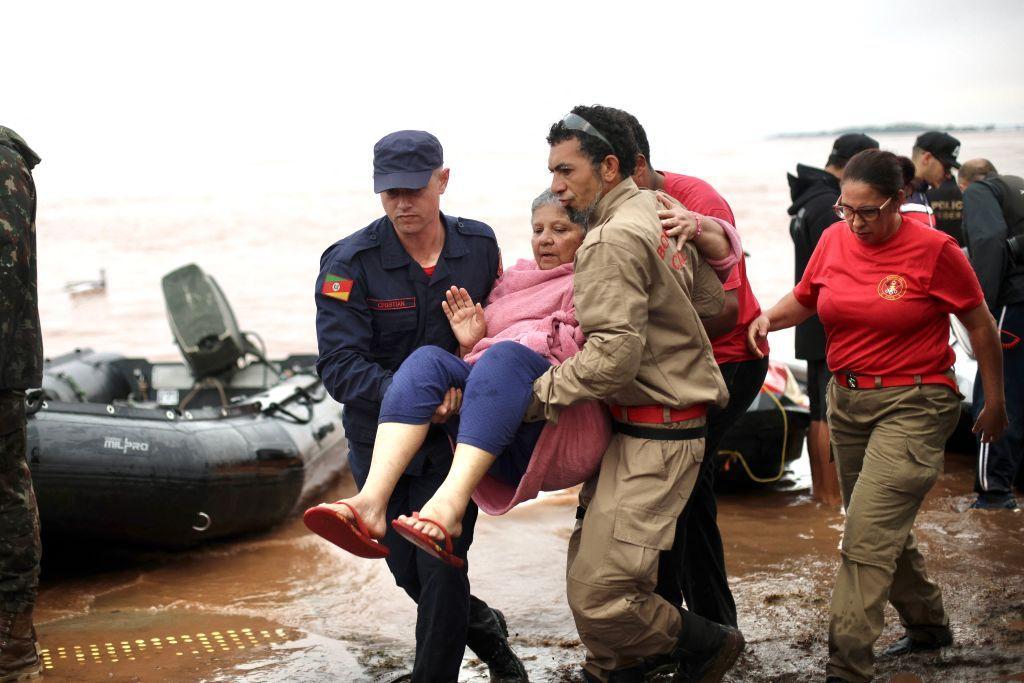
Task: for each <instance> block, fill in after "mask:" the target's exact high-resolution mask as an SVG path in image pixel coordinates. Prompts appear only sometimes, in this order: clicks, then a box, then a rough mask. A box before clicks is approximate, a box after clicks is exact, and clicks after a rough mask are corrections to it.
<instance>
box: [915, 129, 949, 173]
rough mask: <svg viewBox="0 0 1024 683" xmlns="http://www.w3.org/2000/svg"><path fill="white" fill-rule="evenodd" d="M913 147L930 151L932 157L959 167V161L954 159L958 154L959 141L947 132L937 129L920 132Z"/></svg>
mask: <svg viewBox="0 0 1024 683" xmlns="http://www.w3.org/2000/svg"><path fill="white" fill-rule="evenodd" d="M914 147H918V148H920V149H923V150H924V151H926V152H931V155H932V156H933V157H935V158H936V159H938V160H939V161H941V162H942V163H944V164H946V165H947V166H952V167H953V168H960V163H959V162H958V161H957V160H956V157H957V155H958V154H960V141H959V140H957V139H956V138H955V137H953V136H952V135H950V134H949V133H942V132H939V131H937V130H930V131H928V132H927V133H921V134H920V135H919V136H917V140H916V141H915V142H914Z"/></svg>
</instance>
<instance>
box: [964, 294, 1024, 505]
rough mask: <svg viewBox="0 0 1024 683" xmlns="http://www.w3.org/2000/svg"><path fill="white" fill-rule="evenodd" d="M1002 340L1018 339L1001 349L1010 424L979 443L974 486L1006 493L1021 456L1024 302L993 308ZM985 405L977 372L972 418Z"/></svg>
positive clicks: (1023, 449)
mask: <svg viewBox="0 0 1024 683" xmlns="http://www.w3.org/2000/svg"><path fill="white" fill-rule="evenodd" d="M996 322H997V323H999V328H1000V329H1001V330H1003V331H1004V332H1008V333H1010V334H1005V333H1004V334H1002V335H1000V336H1001V337H1002V340H1003V341H1004V342H1012V340H1013V339H1015V338H1020V339H1021V341H1019V342H1017V343H1016V344H1015V345H1014V346H1013V347H1012V348H1004V349H1003V387H1004V390H1005V391H1006V415H1007V417H1009V419H1010V424H1009V426H1008V427H1007V428H1006V431H1005V432H1003V437H1002V438H1001V439H999V441H996V442H995V443H988V444H985V443H979V446H978V477H977V479H976V480H975V483H974V488H975V490H976V491H977V492H978V493H982V494H985V493H988V494H1007V493H1011V492H1012V491H1013V484H1014V479H1015V478H1016V479H1017V482H1018V484H1019V483H1020V482H1021V479H1020V478H1019V473H1020V464H1021V459H1022V458H1024V303H1017V304H1010V305H1008V306H1004V307H1002V308H1000V309H999V310H998V311H996ZM984 405H985V394H984V391H983V390H982V386H981V373H980V372H979V373H978V375H977V376H976V377H975V378H974V397H973V401H972V403H971V409H972V412H973V414H974V419H975V420H976V419H978V413H980V412H981V409H982V407H983V406H984Z"/></svg>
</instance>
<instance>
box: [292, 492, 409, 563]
mask: <svg viewBox="0 0 1024 683" xmlns="http://www.w3.org/2000/svg"><path fill="white" fill-rule="evenodd" d="M333 504H334V505H344V506H345V507H347V508H348V509H349V510H351V511H352V517H353V519H351V520H349V519H345V518H343V517H340V516H338V513H336V512H334V511H333V510H331V509H330V508H325V507H323V506H321V505H317V506H316V507H311V508H309V509H308V510H306V512H305V514H303V515H302V521H303V522H305V524H306V527H307V528H309V530H310V531H312V532H313V533H315V534H317V535H319V536H322V537H323V538H325V539H327V540H328V541H330V542H331V543H333V544H334V545H336V546H338V547H339V548H341V549H342V550H347V551H349V552H350V553H352V554H353V555H358V556H359V557H366V558H369V559H379V558H382V557H387V556H388V553H389V552H390V551H389V550H388V548H387V546H385V545H384V544H383V543H380V542H379V541H377V540H376V539H374V538H373V537H372V536H371V535H370V530H369V529H367V528H366V525H365V524H364V523H363V519H362V517H360V516H359V513H358V512H356V509H355V508H354V507H352V506H351V505H349V504H348V503H346V502H345V501H343V500H339V501H337V502H336V503H333Z"/></svg>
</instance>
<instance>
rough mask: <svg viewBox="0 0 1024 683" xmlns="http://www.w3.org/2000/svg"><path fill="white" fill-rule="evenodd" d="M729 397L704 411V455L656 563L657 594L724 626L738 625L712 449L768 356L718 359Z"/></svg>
mask: <svg viewBox="0 0 1024 683" xmlns="http://www.w3.org/2000/svg"><path fill="white" fill-rule="evenodd" d="M718 367H719V370H721V371H722V378H723V379H724V380H725V386H726V387H727V388H728V389H729V403H728V404H727V405H726V406H725V407H724V408H722V409H720V410H715V411H709V412H708V435H707V437H706V439H705V442H704V444H705V446H704V461H703V462H702V463H701V465H700V473H699V474H698V476H697V482H696V484H694V487H693V493H692V494H691V495H690V500H689V501H688V502H687V503H686V507H685V508H683V512H682V514H681V515H680V516H679V519H678V521H677V522H676V536H675V541H674V542H673V544H672V549H671V550H669V551H667V552H663V553H661V558H660V561H659V565H658V586H657V588H656V589H655V590H656V592H657V593H658V595H660V596H661V597H663V598H665V599H666V600H668V601H669V602H671V603H672V604H674V605H680V606H682V603H683V600H685V601H686V606H687V608H688V609H689V610H690V611H691V612H693V613H694V614H696V615H698V616H701V617H704V618H705V619H709V620H711V621H714V622H717V623H719V624H726V625H728V626H733V627H735V626H736V601H735V600H733V597H732V591H731V590H729V578H728V576H727V574H726V571H725V551H724V549H723V548H722V534H721V532H719V530H718V505H717V503H716V501H715V491H714V484H715V464H714V460H715V458H714V455H715V453H716V452H717V450H718V444H719V443H721V441H722V437H723V436H725V433H726V432H728V431H729V428H730V427H732V426H733V424H735V422H736V420H738V419H739V417H740V416H741V415H742V414H743V413H744V412H745V411H746V410H747V408H749V407H750V404H751V403H753V401H754V399H755V398H756V397H757V392H759V391H760V390H761V385H762V384H764V378H765V375H766V374H767V373H768V359H767V358H762V359H760V360H747V361H740V362H738V363H725V364H723V365H719V366H718Z"/></svg>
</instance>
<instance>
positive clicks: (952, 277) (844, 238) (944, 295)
mask: <svg viewBox="0 0 1024 683" xmlns="http://www.w3.org/2000/svg"><path fill="white" fill-rule="evenodd" d="M793 295H794V296H795V297H796V300H797V301H799V302H800V304H801V305H803V306H805V307H807V308H814V309H816V310H817V312H818V317H819V318H821V322H822V324H823V325H824V326H825V334H826V337H827V340H826V343H825V356H826V360H827V361H828V368H829V370H831V371H832V372H844V371H846V372H853V373H856V374H865V375H880V376H884V375H929V374H935V373H941V372H945V371H947V370H949V369H950V368H951V367H953V361H954V359H955V354H954V353H953V349H952V348H950V346H949V314H950V313H964V312H966V311H969V310H971V309H973V308H975V307H976V306H978V305H979V304H981V303H982V301H984V297H983V296H982V293H981V285H979V284H978V278H977V276H976V275H975V274H974V271H973V270H972V269H971V264H970V263H968V262H967V257H965V256H964V254H963V252H962V251H960V247H958V246H957V244H956V241H955V240H954V239H953V238H951V237H950V236H949V235H947V234H946V233H944V232H940V231H938V230H933V229H932V228H929V227H928V226H926V225H924V224H922V223H919V222H917V221H915V220H912V219H910V218H907V217H906V216H904V217H903V222H902V224H901V225H900V227H899V229H898V230H897V231H896V234H895V235H894V236H892V237H891V238H889V239H888V240H887V241H885V242H882V243H881V244H865V243H864V242H862V241H861V240H859V239H858V238H857V237H856V236H855V235H854V234H853V232H852V231H851V230H850V229H849V227H848V226H847V225H846V223H845V222H843V221H840V222H838V223H835V224H833V225H832V226H831V227H829V228H828V229H827V230H826V231H825V232H824V233H823V234H822V236H821V240H820V241H819V242H818V246H817V248H815V250H814V253H813V254H812V255H811V260H810V263H808V264H807V270H806V271H804V276H803V279H801V280H800V282H799V283H798V284H797V286H796V287H795V288H794V289H793Z"/></svg>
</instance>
